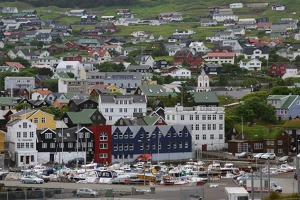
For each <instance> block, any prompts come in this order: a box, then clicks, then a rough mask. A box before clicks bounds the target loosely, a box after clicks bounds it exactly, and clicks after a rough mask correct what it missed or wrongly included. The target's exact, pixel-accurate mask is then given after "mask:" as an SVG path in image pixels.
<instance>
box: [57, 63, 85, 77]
mask: <svg viewBox="0 0 300 200" xmlns="http://www.w3.org/2000/svg"><path fill="white" fill-rule="evenodd" d="M81 68H83V66H82V64H81V63H80V62H79V61H60V62H59V64H58V65H57V67H56V72H66V73H67V72H70V73H73V74H74V76H75V77H79V74H80V69H81Z"/></svg>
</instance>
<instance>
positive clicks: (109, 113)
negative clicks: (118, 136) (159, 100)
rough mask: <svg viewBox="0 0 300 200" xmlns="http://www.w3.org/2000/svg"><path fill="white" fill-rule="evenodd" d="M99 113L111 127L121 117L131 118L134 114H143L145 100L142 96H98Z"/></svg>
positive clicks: (144, 111)
mask: <svg viewBox="0 0 300 200" xmlns="http://www.w3.org/2000/svg"><path fill="white" fill-rule="evenodd" d="M98 107H99V111H100V112H101V113H102V115H103V116H104V117H105V118H106V124H107V125H112V124H114V123H115V122H116V121H117V120H118V119H120V118H121V117H126V118H132V117H134V114H135V113H141V114H143V115H144V114H145V113H146V112H147V111H146V108H147V99H146V97H145V96H144V95H99V106H98Z"/></svg>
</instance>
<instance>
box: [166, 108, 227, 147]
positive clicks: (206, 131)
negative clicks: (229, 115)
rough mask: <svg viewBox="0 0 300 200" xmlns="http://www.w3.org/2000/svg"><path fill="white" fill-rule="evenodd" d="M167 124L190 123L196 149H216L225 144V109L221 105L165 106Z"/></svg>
mask: <svg viewBox="0 0 300 200" xmlns="http://www.w3.org/2000/svg"><path fill="white" fill-rule="evenodd" d="M164 110H165V121H166V123H167V124H169V125H171V124H179V125H190V126H191V131H192V138H193V141H194V145H195V147H196V148H197V149H199V150H202V151H206V150H216V149H221V148H223V147H224V146H225V137H224V134H225V132H224V130H225V129H224V128H225V120H224V118H225V110H224V108H222V107H200V106H197V107H183V106H175V107H166V108H164Z"/></svg>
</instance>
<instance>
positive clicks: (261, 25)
mask: <svg viewBox="0 0 300 200" xmlns="http://www.w3.org/2000/svg"><path fill="white" fill-rule="evenodd" d="M271 25H272V22H258V23H257V28H262V27H265V26H268V27H271Z"/></svg>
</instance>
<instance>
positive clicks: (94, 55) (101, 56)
mask: <svg viewBox="0 0 300 200" xmlns="http://www.w3.org/2000/svg"><path fill="white" fill-rule="evenodd" d="M88 59H89V61H91V62H99V63H102V62H106V61H110V59H111V55H110V53H109V52H108V51H107V50H103V49H98V50H91V51H90V52H89V54H88Z"/></svg>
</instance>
